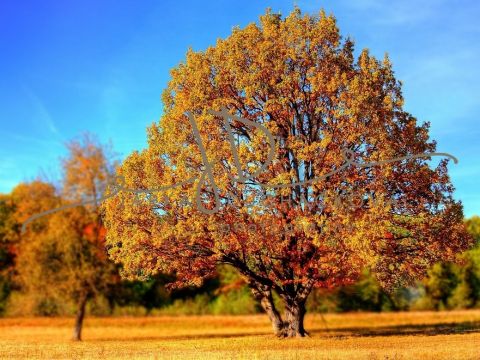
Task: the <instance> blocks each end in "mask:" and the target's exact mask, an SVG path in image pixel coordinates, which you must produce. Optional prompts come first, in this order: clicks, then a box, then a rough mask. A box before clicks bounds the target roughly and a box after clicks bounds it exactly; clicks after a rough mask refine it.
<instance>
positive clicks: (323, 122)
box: [105, 9, 469, 337]
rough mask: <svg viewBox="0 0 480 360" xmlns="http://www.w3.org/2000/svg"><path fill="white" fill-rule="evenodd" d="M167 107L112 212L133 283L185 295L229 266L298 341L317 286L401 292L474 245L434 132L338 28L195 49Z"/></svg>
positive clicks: (124, 170) (113, 243)
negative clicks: (166, 277) (434, 155)
mask: <svg viewBox="0 0 480 360" xmlns="http://www.w3.org/2000/svg"><path fill="white" fill-rule="evenodd" d="M163 103H164V112H163V116H162V119H161V121H160V123H159V124H153V125H152V126H151V127H150V128H149V129H148V148H147V149H146V150H144V151H142V152H134V153H133V154H131V155H130V156H129V157H128V158H127V159H126V160H125V162H124V163H123V164H122V166H121V168H120V170H119V175H120V176H121V177H123V179H124V183H123V184H122V186H123V188H124V190H121V191H119V192H118V193H117V194H116V195H115V196H113V197H111V198H110V199H108V200H107V201H106V204H105V207H106V227H107V245H108V247H109V254H110V256H111V257H112V259H114V260H115V261H117V262H119V263H122V264H123V270H124V274H125V275H126V276H129V277H133V278H135V277H146V276H149V275H151V274H155V273H158V272H166V273H174V274H175V275H176V279H177V281H176V282H175V283H174V284H173V285H174V286H183V285H187V284H199V283H201V281H202V280H203V279H205V278H207V277H209V276H211V275H212V274H214V272H215V268H216V266H217V265H218V264H227V265H230V266H231V267H233V268H235V269H236V270H237V271H238V272H239V273H240V274H241V275H242V276H243V277H244V279H245V281H246V283H247V284H248V285H249V287H250V288H251V290H252V293H253V295H254V297H255V298H256V299H257V300H258V301H259V302H260V304H261V305H262V307H263V309H264V310H265V311H266V313H267V314H268V316H269V318H270V320H271V322H272V326H273V329H274V332H275V333H276V334H277V335H279V336H285V337H293V336H300V337H301V336H305V335H307V332H306V331H305V329H304V324H303V321H304V316H305V301H306V299H307V297H308V295H309V294H310V292H311V290H312V288H313V287H335V286H338V285H341V284H345V283H351V282H352V281H354V280H356V279H357V278H358V277H359V276H360V274H361V270H362V269H363V268H365V267H369V268H370V269H372V271H373V272H374V273H375V274H376V277H377V279H378V280H379V281H380V283H381V284H382V285H383V286H384V287H385V288H391V287H393V286H396V285H398V284H401V283H404V282H409V281H413V280H414V279H417V278H418V277H420V276H422V275H423V274H424V273H425V272H426V270H427V269H428V267H429V266H430V265H431V264H432V263H434V262H435V261H437V260H439V259H451V258H453V256H454V254H455V253H456V252H458V251H460V250H462V249H464V248H466V246H467V245H468V242H469V239H468V236H467V235H466V234H465V231H464V225H463V223H462V208H461V205H460V204H459V203H457V202H455V201H454V200H453V198H452V191H453V187H452V185H451V184H450V180H449V177H448V174H447V162H448V161H447V160H441V161H440V163H439V164H438V166H436V167H434V168H431V167H429V165H428V163H427V160H428V159H425V158H421V157H416V156H415V155H417V154H421V153H431V152H434V151H435V142H434V141H431V140H429V136H428V124H417V121H416V119H415V118H414V117H412V116H411V115H410V114H408V113H407V112H405V111H404V110H403V108H402V103H403V99H402V95H401V87H400V83H399V82H398V81H397V80H396V79H395V76H394V73H393V70H392V67H391V64H390V61H389V59H388V58H387V57H385V58H384V59H383V60H382V61H379V60H377V59H375V58H374V57H373V56H371V55H370V54H369V52H368V51H367V50H363V51H362V52H361V53H360V55H359V57H358V58H357V59H355V57H354V51H353V42H352V41H351V40H350V39H345V40H342V38H341V36H340V34H339V30H338V28H337V25H336V21H335V18H334V17H333V16H327V15H325V13H323V12H322V13H320V15H319V16H310V15H302V14H301V12H300V10H298V9H296V10H295V11H294V12H293V13H291V14H290V15H289V16H287V17H286V18H284V19H282V17H281V16H280V15H277V14H274V13H271V12H270V11H268V12H267V13H266V14H265V15H264V16H262V17H261V18H260V22H259V24H255V23H252V24H249V25H248V26H246V27H245V28H244V29H239V28H235V29H234V30H233V33H232V35H231V36H230V37H228V38H227V39H224V40H218V41H217V43H216V45H215V46H212V47H209V48H208V49H207V50H206V51H204V52H194V51H192V50H189V51H188V53H187V57H186V60H185V61H184V62H182V63H181V64H179V65H178V66H177V67H175V68H174V69H173V70H172V71H171V80H170V82H169V84H168V88H167V89H166V90H165V92H164V95H163ZM268 133H271V134H272V135H273V137H274V138H275V141H274V143H272V138H269V137H268ZM272 152H273V153H272ZM396 157H407V159H403V160H398V161H387V160H389V159H392V158H396ZM408 157H412V158H410V159H408ZM373 162H381V163H380V164H379V165H376V166H374V165H373V164H371V163H373ZM345 164H347V165H349V164H350V165H349V166H345ZM369 164H370V165H369ZM162 187H164V188H162ZM126 188H129V189H130V190H135V191H127V190H125V189H126ZM151 189H156V190H154V191H149V190H151ZM117 190H119V188H117ZM160 190H162V191H160ZM112 191H113V190H112ZM272 292H276V293H277V294H278V296H279V297H280V299H281V300H282V301H283V303H284V305H285V306H284V307H285V313H284V315H283V316H281V314H280V313H279V311H278V310H277V309H276V308H275V304H274V302H273V298H272Z"/></svg>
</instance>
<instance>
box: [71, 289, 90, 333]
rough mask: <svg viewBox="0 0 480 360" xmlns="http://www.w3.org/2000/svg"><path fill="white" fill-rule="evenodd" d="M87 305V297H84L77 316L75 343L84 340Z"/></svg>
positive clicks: (81, 299) (79, 303) (74, 331)
mask: <svg viewBox="0 0 480 360" xmlns="http://www.w3.org/2000/svg"><path fill="white" fill-rule="evenodd" d="M86 305H87V296H82V297H81V298H80V301H79V302H78V309H77V315H76V316H75V327H74V328H73V337H72V339H73V340H75V341H80V340H82V326H83V318H84V317H85V307H86Z"/></svg>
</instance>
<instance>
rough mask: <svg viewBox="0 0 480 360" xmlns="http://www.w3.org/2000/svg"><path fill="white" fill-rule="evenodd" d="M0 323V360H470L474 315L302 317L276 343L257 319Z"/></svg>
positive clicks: (479, 337) (478, 350) (478, 320)
mask: <svg viewBox="0 0 480 360" xmlns="http://www.w3.org/2000/svg"><path fill="white" fill-rule="evenodd" d="M72 324H73V319H70V318H11V319H0V358H8V359H12V358H13V359H15V358H17V359H18V358H49V359H58V358H62V359H65V358H68V359H72V358H90V359H98V358H105V357H109V358H128V359H222V360H226V359H345V358H348V359H436V360H437V359H478V358H480V346H479V345H480V310H470V311H449V312H408V313H379V314H378V313H375V314H374V313H348V314H326V315H323V316H321V315H319V314H308V316H307V318H306V327H307V329H308V330H310V333H311V337H310V338H305V339H284V340H279V339H276V338H275V337H273V335H271V328H270V324H269V322H268V319H267V318H266V316H265V315H251V316H176V317H173V316H172V317H170V316H162V317H138V318H135V317H124V318H119V317H117V318H87V319H86V321H85V328H84V333H83V338H84V341H83V342H81V343H78V342H72V341H70V340H69V337H70V335H71V330H72Z"/></svg>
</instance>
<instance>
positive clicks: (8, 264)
mask: <svg viewBox="0 0 480 360" xmlns="http://www.w3.org/2000/svg"><path fill="white" fill-rule="evenodd" d="M14 209H15V208H14V205H13V202H12V199H11V197H10V196H9V195H3V194H0V313H3V312H4V311H5V306H6V301H7V299H8V296H9V295H10V291H11V289H12V286H13V281H12V279H13V274H14V263H15V254H16V247H17V245H18V237H17V226H16V225H17V224H16V223H15V219H14V217H13V213H14Z"/></svg>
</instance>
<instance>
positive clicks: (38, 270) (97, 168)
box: [17, 135, 120, 340]
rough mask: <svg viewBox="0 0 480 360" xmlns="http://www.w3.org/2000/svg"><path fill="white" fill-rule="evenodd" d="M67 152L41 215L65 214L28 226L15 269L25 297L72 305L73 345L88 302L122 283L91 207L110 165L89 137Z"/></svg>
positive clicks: (97, 212)
mask: <svg viewBox="0 0 480 360" xmlns="http://www.w3.org/2000/svg"><path fill="white" fill-rule="evenodd" d="M67 148H68V150H69V155H68V157H66V158H65V159H64V160H63V161H62V165H63V171H64V174H63V184H62V187H61V189H60V190H59V191H56V190H55V189H54V188H53V186H51V185H48V184H46V185H44V186H49V187H50V188H51V189H53V190H52V191H51V194H50V198H51V199H52V201H51V202H50V206H49V207H48V208H45V207H42V209H41V211H45V210H51V209H55V208H59V207H62V206H67V208H65V209H63V210H61V211H57V212H55V213H53V214H50V215H47V216H44V217H41V218H39V219H37V220H35V221H33V222H32V223H30V224H29V225H28V226H27V228H26V229H27V231H26V232H25V233H24V234H23V235H22V236H23V240H22V248H21V251H20V256H19V260H18V266H17V267H18V269H19V273H20V276H21V278H22V283H23V284H24V287H25V288H27V289H28V290H29V291H32V292H36V293H43V294H44V295H48V294H49V293H51V294H57V295H58V294H60V297H62V298H64V299H69V300H70V301H73V302H75V303H76V307H77V311H76V316H75V325H74V331H73V336H72V339H73V340H81V331H82V325H83V320H84V317H85V310H86V305H87V302H88V301H89V300H90V299H92V298H93V297H95V296H96V295H98V294H99V293H102V292H104V291H107V290H108V288H109V286H110V285H111V284H114V283H115V282H117V281H119V279H120V278H119V276H118V272H117V268H116V266H115V264H114V263H113V262H112V261H110V260H109V259H108V257H107V254H106V251H105V229H104V227H103V223H102V214H101V209H100V206H99V203H98V202H97V201H93V200H94V199H97V200H98V199H100V197H101V196H102V195H103V191H104V188H105V185H106V181H107V179H108V176H109V175H110V174H111V173H112V172H113V166H114V165H113V164H112V162H111V160H110V158H109V156H108V155H107V152H106V149H105V147H103V146H102V145H101V144H100V143H99V142H98V141H97V140H96V139H95V138H93V137H92V136H91V135H85V136H83V137H82V139H80V140H79V141H77V140H74V141H71V142H70V143H68V145H67ZM22 186H24V187H25V186H27V185H22ZM36 192H37V190H36V189H35V188H34V187H32V186H30V188H29V189H28V190H27V189H26V191H23V193H24V196H23V197H22V198H23V199H24V201H21V200H20V199H19V201H18V204H19V205H18V208H19V209H21V208H22V207H25V205H24V204H25V203H27V204H28V203H30V202H31V201H32V198H35V194H36ZM57 192H58V194H57ZM82 202H83V205H82V204H81V203H82ZM78 204H80V205H78ZM52 205H53V206H52ZM38 210H40V209H38V208H37V209H35V211H31V210H29V211H27V213H28V216H32V215H35V214H38V213H39V212H41V211H38ZM23 218H25V216H23ZM40 225H41V228H39V229H38V231H37V230H35V229H37V228H38V227H39V226H40ZM52 296H53V295H52Z"/></svg>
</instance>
